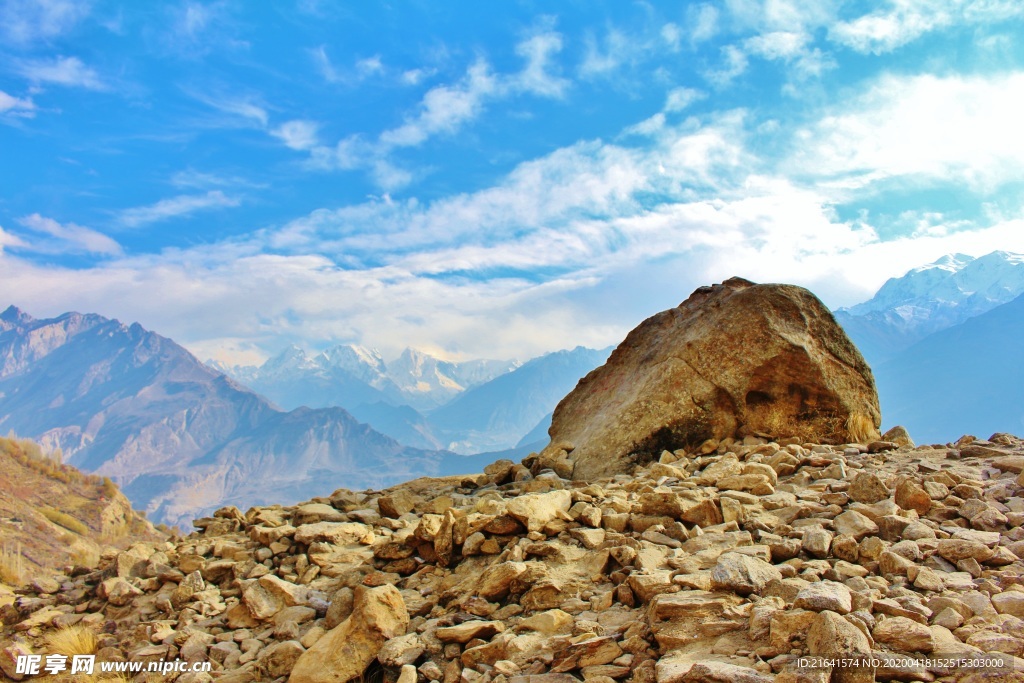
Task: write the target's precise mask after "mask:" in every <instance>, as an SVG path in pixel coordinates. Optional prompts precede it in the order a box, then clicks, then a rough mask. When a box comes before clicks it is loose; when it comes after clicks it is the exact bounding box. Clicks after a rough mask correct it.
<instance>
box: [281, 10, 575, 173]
mask: <svg viewBox="0 0 1024 683" xmlns="http://www.w3.org/2000/svg"><path fill="white" fill-rule="evenodd" d="M550 26H551V22H550V20H549V21H544V22H541V24H540V27H539V28H537V29H535V30H534V31H532V32H531V33H530V34H529V35H528V36H527V37H526V38H524V39H523V40H522V41H520V42H519V43H518V44H517V45H516V53H517V54H518V55H519V56H520V57H521V58H522V59H523V60H524V62H525V64H524V66H523V68H522V69H521V70H520V71H518V72H512V73H496V72H495V71H494V70H493V69H492V68H491V65H490V64H489V63H488V62H487V60H485V59H484V58H482V57H478V58H477V59H476V61H474V62H473V63H472V64H471V65H470V66H469V67H468V68H467V70H466V72H465V74H464V75H463V76H462V78H461V79H459V80H458V81H456V82H454V83H445V84H442V85H437V86H434V87H432V88H430V89H429V90H427V92H426V93H424V95H423V97H422V98H421V99H420V101H419V103H418V104H417V105H416V107H415V108H414V110H413V111H411V112H410V113H409V114H408V115H407V116H406V117H405V121H404V122H403V123H402V124H401V125H399V126H396V127H394V128H390V129H386V130H384V131H381V132H380V133H379V134H377V136H376V138H375V139H374V138H370V137H368V136H365V135H359V134H350V135H348V136H347V137H345V138H343V139H341V140H340V141H338V143H337V144H336V145H334V146H328V145H323V144H319V143H318V142H317V141H316V136H315V133H316V128H315V124H313V123H312V122H309V121H292V122H289V123H287V124H284V125H283V126H281V127H279V128H278V129H276V130H275V131H274V132H273V134H274V135H275V136H276V137H278V138H279V139H281V140H282V141H284V142H285V144H287V145H288V146H289V147H291V148H292V149H296V150H308V151H309V152H310V164H311V166H313V167H316V168H321V169H341V170H354V169H365V170H367V171H368V172H369V174H370V176H371V177H372V178H373V179H374V181H375V182H376V184H377V185H378V186H379V187H381V188H382V189H384V190H389V191H390V190H394V189H397V188H400V187H403V186H405V185H407V184H408V183H409V182H411V181H412V180H413V178H414V177H415V173H414V172H412V171H410V170H408V169H406V168H402V167H401V165H400V164H398V163H396V162H395V161H394V160H393V159H392V158H391V157H392V154H393V153H394V152H395V151H396V150H400V149H402V148H409V147H418V146H420V145H422V144H423V143H425V142H426V141H427V140H429V139H431V138H433V137H435V136H443V135H453V134H455V133H456V132H458V131H459V130H461V129H462V128H463V127H464V126H466V125H467V124H469V123H470V122H472V121H474V120H476V119H477V118H479V117H480V116H481V115H482V114H483V112H484V111H485V109H486V108H487V106H488V105H489V104H490V103H493V102H496V101H499V100H503V99H507V98H509V97H513V96H517V95H522V94H531V95H535V96H538V97H546V98H560V97H562V96H563V95H564V93H565V91H566V89H567V88H569V87H570V85H571V81H569V80H568V79H566V78H564V77H562V76H559V75H557V73H556V69H557V67H556V65H555V63H554V56H555V55H556V54H558V53H559V52H560V51H561V49H562V36H561V34H559V33H557V32H555V31H554V30H552V29H551V28H550ZM313 54H314V57H315V58H316V59H317V60H318V61H319V63H320V66H321V69H322V71H323V73H324V77H325V78H327V79H328V80H345V76H344V75H342V74H339V73H338V72H337V71H336V70H335V69H334V67H333V66H332V65H331V63H330V60H329V59H327V55H326V52H325V51H324V49H323V48H319V49H318V50H316V51H314V53H313ZM411 73H413V72H409V71H406V72H404V74H403V75H402V77H403V78H406V79H407V80H409V81H410V82H412V81H418V80H419V78H420V77H421V75H422V74H421V73H420V72H415V78H413V77H412V76H410V74H411Z"/></svg>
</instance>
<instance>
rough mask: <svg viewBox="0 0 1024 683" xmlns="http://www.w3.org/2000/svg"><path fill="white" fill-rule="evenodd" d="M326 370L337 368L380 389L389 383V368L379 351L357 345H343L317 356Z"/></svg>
mask: <svg viewBox="0 0 1024 683" xmlns="http://www.w3.org/2000/svg"><path fill="white" fill-rule="evenodd" d="M317 360H318V361H319V363H320V364H321V365H322V366H323V367H325V368H337V369H339V370H343V371H345V372H347V373H349V374H351V375H352V376H353V377H357V378H359V379H361V380H363V381H364V382H367V383H368V384H370V385H371V386H374V387H377V388H378V389H379V388H381V387H382V386H384V385H385V384H386V383H387V367H386V366H385V365H384V359H383V358H382V357H381V355H380V352H379V351H377V349H367V348H366V347H364V346H357V345H355V344H342V345H340V346H335V347H334V348H331V349H328V350H326V351H324V352H323V353H321V354H320V355H319V356H317Z"/></svg>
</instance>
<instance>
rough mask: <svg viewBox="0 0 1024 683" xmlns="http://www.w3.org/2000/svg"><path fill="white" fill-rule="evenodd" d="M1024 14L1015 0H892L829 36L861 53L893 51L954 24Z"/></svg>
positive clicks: (832, 30)
mask: <svg viewBox="0 0 1024 683" xmlns="http://www.w3.org/2000/svg"><path fill="white" fill-rule="evenodd" d="M1020 16H1024V5H1022V4H1021V3H1019V2H1016V1H1015V0H989V1H987V2H971V1H970V0H889V1H888V2H886V3H884V4H883V5H882V6H881V7H879V8H877V9H875V10H874V11H872V12H870V13H868V14H864V15H862V16H859V17H855V18H853V19H849V20H845V21H839V22H837V23H836V24H835V25H833V26H832V27H831V28H830V29H829V38H830V39H831V40H833V41H835V42H837V43H840V44H842V45H845V46H847V47H849V48H852V49H853V50H856V51H857V52H861V53H872V54H876V55H880V54H884V53H887V52H892V51H893V50H896V49H898V48H900V47H902V46H904V45H906V44H908V43H910V42H912V41H914V40H916V39H917V38H919V37H921V36H923V35H925V34H927V33H930V32H932V31H935V30H937V29H940V28H945V27H947V26H951V25H954V24H959V25H971V24H985V23H991V22H999V21H1005V20H1007V19H1012V18H1016V17H1020Z"/></svg>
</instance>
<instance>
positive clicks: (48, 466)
mask: <svg viewBox="0 0 1024 683" xmlns="http://www.w3.org/2000/svg"><path fill="white" fill-rule="evenodd" d="M0 472H3V476H2V477H0V583H6V584H8V585H18V584H21V583H23V582H25V581H28V580H29V579H31V578H33V577H40V576H45V575H47V574H48V573H50V572H53V571H55V570H58V569H59V568H61V567H64V566H66V565H72V564H78V565H82V566H88V567H95V566H96V564H97V563H98V562H99V560H100V554H101V552H102V551H103V549H104V548H105V547H109V546H113V547H115V548H121V549H124V548H126V547H127V546H128V545H130V544H132V543H136V542H141V541H156V540H158V539H162V538H163V537H164V536H165V535H166V534H164V533H162V532H159V531H157V530H156V529H154V528H153V526H152V525H151V524H150V523H149V522H148V521H146V519H145V518H144V517H143V516H141V515H140V514H139V513H137V512H135V511H133V510H132V508H131V504H130V503H129V502H128V499H127V498H125V497H124V495H123V494H122V493H121V492H120V490H118V488H117V486H116V485H114V484H113V483H112V482H111V481H110V480H109V479H104V478H103V477H98V476H93V475H86V474H83V473H82V472H80V471H78V470H77V469H75V468H74V467H71V466H69V465H64V464H61V463H60V462H59V456H54V455H49V454H46V453H44V452H43V451H42V449H40V448H39V446H38V444H36V443H35V442H33V441H29V440H28V439H17V438H13V437H0Z"/></svg>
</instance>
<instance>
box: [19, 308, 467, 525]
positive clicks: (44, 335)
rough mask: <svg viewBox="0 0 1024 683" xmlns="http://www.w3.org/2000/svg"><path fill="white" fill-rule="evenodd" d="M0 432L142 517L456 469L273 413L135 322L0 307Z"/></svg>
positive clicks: (339, 416)
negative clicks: (109, 483)
mask: <svg viewBox="0 0 1024 683" xmlns="http://www.w3.org/2000/svg"><path fill="white" fill-rule="evenodd" d="M0 429H4V430H6V429H14V430H15V431H16V432H18V433H19V434H26V435H30V436H32V437H35V438H38V439H39V440H40V441H41V442H42V443H43V444H44V446H46V447H47V448H49V449H51V450H52V449H56V448H58V447H59V448H61V449H63V451H64V453H65V455H66V456H67V458H68V461H69V462H70V463H72V464H74V465H76V466H78V467H80V468H82V469H83V470H87V471H90V472H96V473H99V474H102V475H108V476H110V477H111V478H113V479H115V480H116V481H117V482H118V483H119V484H121V485H122V486H123V488H124V490H125V493H126V494H127V495H128V496H129V498H130V499H131V500H132V501H133V503H134V504H135V505H136V506H137V507H139V508H140V509H145V510H146V511H147V512H149V513H150V517H151V518H152V519H154V520H155V521H163V522H167V523H169V524H182V525H187V524H188V523H190V521H191V519H192V518H193V517H195V516H196V515H197V514H203V511H204V510H205V511H209V510H212V509H214V508H216V507H219V506H221V505H223V504H225V503H228V502H233V503H239V504H243V505H249V504H251V502H255V501H263V500H271V499H273V500H296V499H298V498H301V497H305V496H306V495H307V494H306V493H305V492H304V491H306V490H309V489H308V488H306V487H308V486H313V485H316V486H323V485H325V484H328V485H331V484H333V485H335V486H340V485H343V484H347V485H349V486H355V487H359V486H371V485H372V486H381V485H385V484H388V483H395V482H398V481H402V480H403V479H406V478H408V477H410V476H415V475H420V474H424V473H426V474H439V473H441V472H444V471H450V470H449V469H446V468H447V467H450V468H453V469H455V470H456V471H458V469H461V468H460V467H459V463H460V461H459V460H458V456H453V455H451V454H447V453H443V452H435V451H423V450H417V449H412V448H408V447H405V446H402V445H401V444H399V443H397V442H395V441H394V440H392V439H390V438H388V437H385V436H383V435H381V434H379V433H377V432H375V431H374V430H372V429H371V428H369V427H368V426H366V425H364V424H360V423H358V422H357V421H356V420H355V419H354V418H353V417H352V416H351V415H349V414H348V413H347V412H345V411H344V410H342V409H340V408H333V409H325V410H309V409H302V410H296V411H292V412H287V413H286V412H283V411H281V410H280V409H278V408H276V407H274V406H273V405H271V404H270V403H269V402H268V401H266V400H265V399H264V398H263V397H261V396H259V395H257V394H255V393H253V392H251V391H249V390H247V389H245V388H243V387H242V386H240V385H238V384H237V383H235V382H234V381H232V380H230V379H228V378H227V377H225V376H223V375H221V374H220V373H217V372H216V371H214V370H212V369H211V368H209V367H207V366H205V365H203V364H202V363H200V362H198V361H197V360H196V359H195V358H194V357H193V356H192V355H191V354H189V353H188V352H187V351H186V350H185V349H183V348H182V347H180V346H178V345H177V344H175V343H174V342H173V341H171V340H169V339H166V338H164V337H161V336H160V335H157V334H154V333H152V332H149V331H147V330H144V329H143V328H142V327H141V326H139V325H137V324H136V325H130V326H128V325H124V324H122V323H120V322H118V321H116V320H108V319H106V318H103V317H101V316H97V315H81V314H78V313H68V314H66V315H63V316H60V317H58V318H55V319H51V320H35V319H33V318H32V317H31V316H28V315H27V314H25V313H23V312H21V311H19V310H17V309H16V308H14V307H11V308H9V309H8V310H7V311H5V312H4V313H3V314H0Z"/></svg>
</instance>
